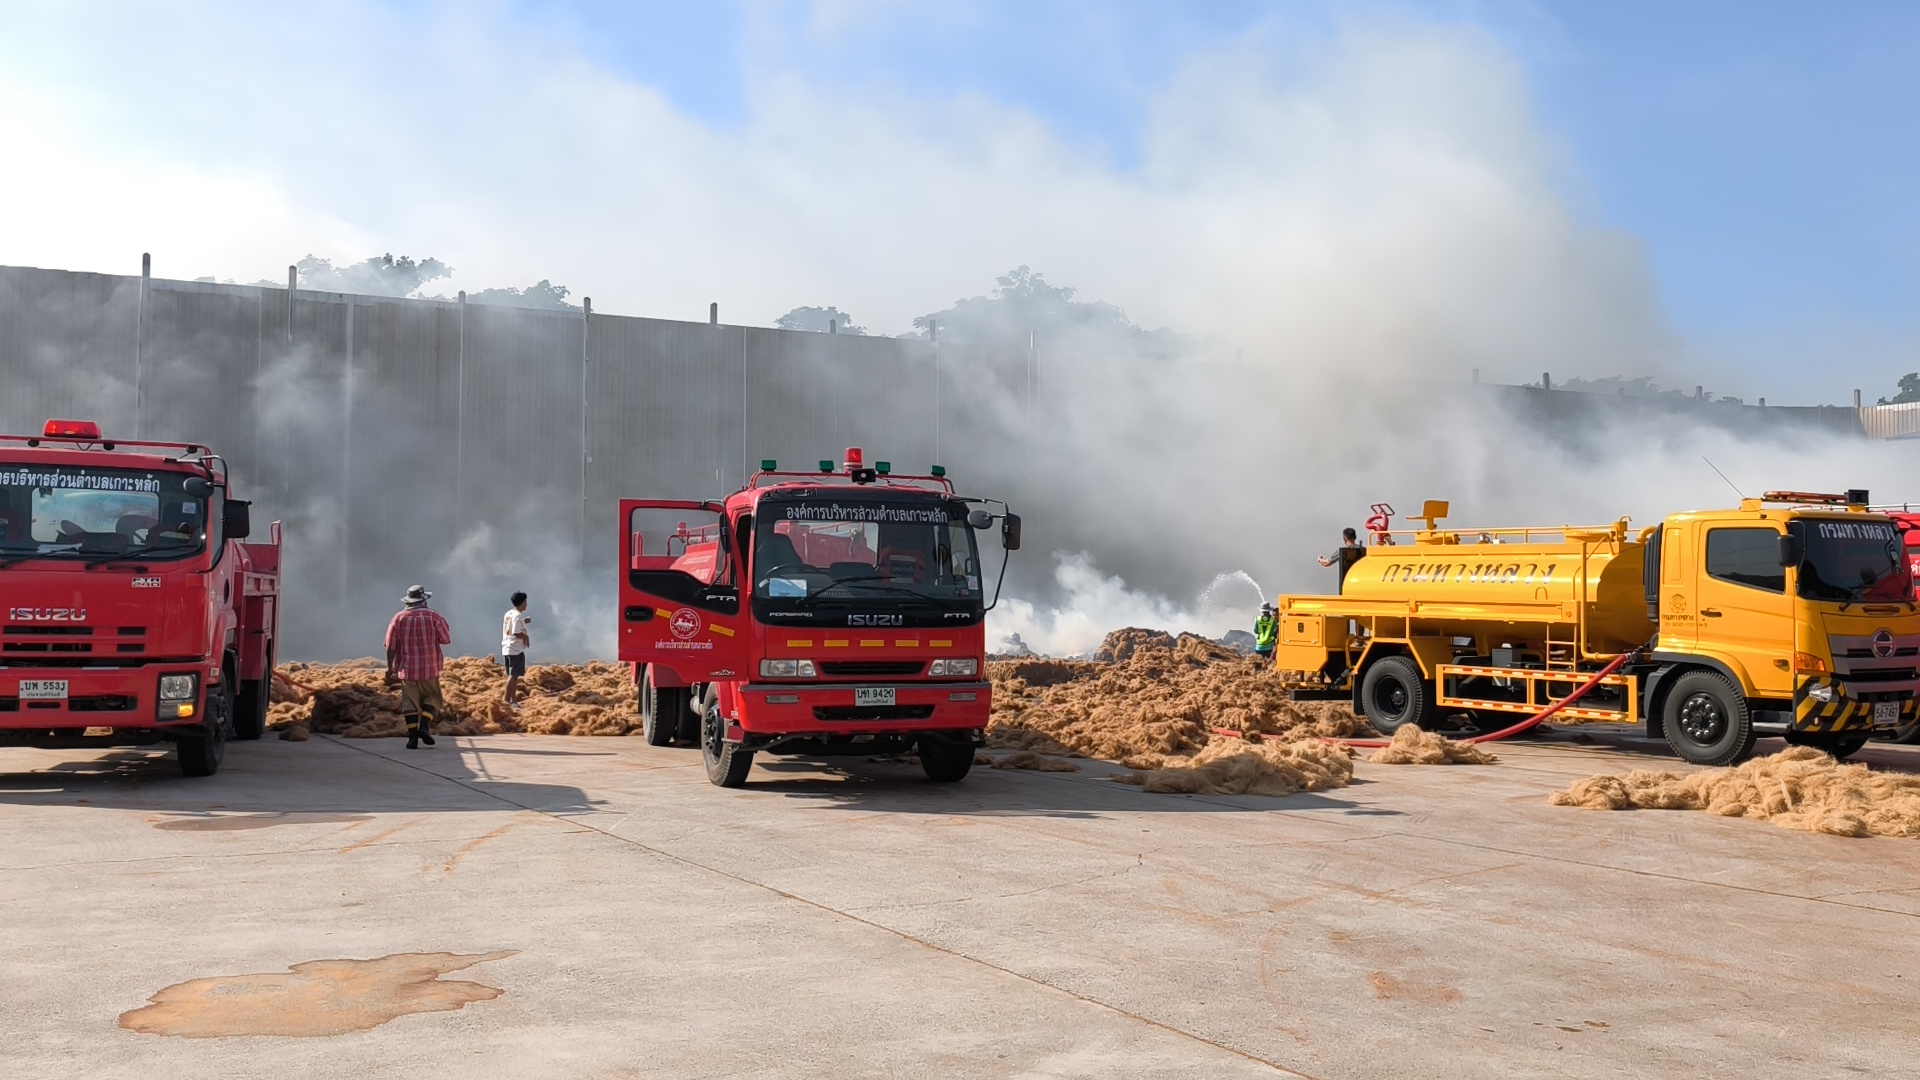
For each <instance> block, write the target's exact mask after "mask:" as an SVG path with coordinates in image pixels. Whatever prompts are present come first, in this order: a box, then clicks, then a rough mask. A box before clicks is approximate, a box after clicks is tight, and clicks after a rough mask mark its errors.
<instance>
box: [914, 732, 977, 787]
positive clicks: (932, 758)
mask: <svg viewBox="0 0 1920 1080" xmlns="http://www.w3.org/2000/svg"><path fill="white" fill-rule="evenodd" d="M920 768H921V771H923V772H925V773H926V774H927V779H929V780H932V781H934V782H935V783H940V784H951V783H954V782H956V781H959V780H964V779H966V776H967V773H968V772H969V771H971V770H972V769H973V744H972V743H968V742H949V741H947V740H946V739H934V738H927V739H921V740H920Z"/></svg>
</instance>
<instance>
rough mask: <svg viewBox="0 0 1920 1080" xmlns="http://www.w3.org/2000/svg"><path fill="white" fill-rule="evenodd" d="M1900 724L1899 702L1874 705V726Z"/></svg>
mask: <svg viewBox="0 0 1920 1080" xmlns="http://www.w3.org/2000/svg"><path fill="white" fill-rule="evenodd" d="M1898 723H1900V703H1899V702H1897V701H1876V702H1874V703H1873V724H1874V726H1875V727H1879V726H1880V725H1882V724H1886V725H1890V726H1891V725H1896V724H1898Z"/></svg>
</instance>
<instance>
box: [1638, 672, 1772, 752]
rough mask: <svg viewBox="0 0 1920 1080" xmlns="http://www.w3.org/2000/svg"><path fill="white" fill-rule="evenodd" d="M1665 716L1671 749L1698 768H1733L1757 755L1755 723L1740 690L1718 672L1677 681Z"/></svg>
mask: <svg viewBox="0 0 1920 1080" xmlns="http://www.w3.org/2000/svg"><path fill="white" fill-rule="evenodd" d="M1661 712H1662V715H1663V717H1664V718H1665V721H1666V729H1667V745H1668V746H1670V747H1672V748H1673V752H1674V753H1676V754H1678V755H1680V756H1681V757H1682V758H1684V759H1685V760H1687V761H1688V762H1691V763H1692V764H1695V765H1716V766H1718V765H1731V764H1733V763H1734V762H1736V761H1741V760H1744V759H1745V758H1746V756H1747V755H1748V754H1751V753H1753V741H1754V739H1755V738H1756V737H1757V736H1756V735H1755V734H1754V731H1753V717H1752V715H1751V714H1750V713H1749V712H1748V711H1747V699H1746V697H1745V696H1744V695H1742V694H1741V693H1740V690H1739V688H1737V687H1735V686H1734V685H1733V683H1732V682H1729V681H1728V680H1727V677H1726V676H1725V675H1722V674H1720V673H1719V672H1717V671H1689V672H1687V673H1686V674H1684V675H1682V676H1680V677H1679V678H1678V679H1675V680H1674V683H1673V689H1672V690H1669V691H1668V692H1667V700H1666V703H1665V704H1664V705H1663V706H1662V708H1661Z"/></svg>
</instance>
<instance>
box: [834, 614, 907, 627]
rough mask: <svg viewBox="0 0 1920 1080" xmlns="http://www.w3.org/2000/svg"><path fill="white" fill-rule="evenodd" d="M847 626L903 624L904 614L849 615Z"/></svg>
mask: <svg viewBox="0 0 1920 1080" xmlns="http://www.w3.org/2000/svg"><path fill="white" fill-rule="evenodd" d="M847 625H848V626H905V625H907V617H906V616H905V615H849V616H847Z"/></svg>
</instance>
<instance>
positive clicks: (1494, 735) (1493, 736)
mask: <svg viewBox="0 0 1920 1080" xmlns="http://www.w3.org/2000/svg"><path fill="white" fill-rule="evenodd" d="M1632 657H1633V654H1632V653H1630V652H1626V653H1621V654H1620V655H1619V656H1616V657H1614V658H1613V661H1612V662H1611V663H1609V664H1608V665H1607V666H1606V667H1603V668H1601V669H1600V670H1599V671H1596V672H1594V673H1593V677H1592V678H1590V679H1588V680H1587V681H1586V682H1584V683H1582V684H1581V685H1580V687H1579V688H1578V689H1576V690H1575V691H1574V692H1573V693H1571V694H1568V695H1567V696H1566V697H1563V698H1561V699H1560V700H1559V701H1556V702H1554V703H1553V704H1551V705H1549V706H1547V707H1546V708H1544V709H1541V710H1540V711H1539V712H1537V713H1534V714H1533V715H1532V716H1529V717H1527V718H1526V719H1525V720H1522V721H1520V722H1519V723H1517V724H1515V725H1513V726H1512V727H1507V728H1501V729H1500V730H1499V731H1490V732H1487V733H1486V734H1484V735H1475V736H1474V737H1473V738H1471V739H1461V740H1460V741H1461V742H1465V743H1488V742H1498V741H1499V740H1501V739H1507V738H1511V737H1513V736H1515V735H1518V734H1520V733H1521V732H1523V731H1526V730H1529V729H1531V728H1535V727H1538V726H1539V725H1540V724H1541V723H1542V722H1544V721H1545V720H1546V719H1547V717H1549V716H1552V715H1553V714H1554V713H1557V712H1559V711H1560V710H1561V709H1564V708H1566V707H1567V706H1569V705H1571V704H1573V703H1574V702H1576V701H1579V700H1580V699H1581V698H1582V697H1584V696H1586V693H1587V691H1589V690H1591V689H1593V688H1594V687H1596V686H1599V685H1600V682H1601V680H1602V679H1605V678H1606V677H1607V676H1609V675H1611V674H1613V673H1614V672H1616V671H1619V670H1620V667H1621V665H1623V664H1625V663H1626V662H1627V661H1628V660H1630V659H1632ZM1213 733H1214V734H1216V735H1230V736H1232V737H1233V738H1236V739H1238V738H1241V737H1242V733H1241V732H1238V731H1233V730H1230V729H1228V728H1214V729H1213ZM1321 741H1322V742H1330V743H1338V744H1340V745H1343V746H1353V747H1358V748H1360V749H1363V750H1377V749H1380V748H1383V747H1386V746H1389V745H1392V744H1391V742H1390V741H1389V740H1386V739H1322V740H1321Z"/></svg>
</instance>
